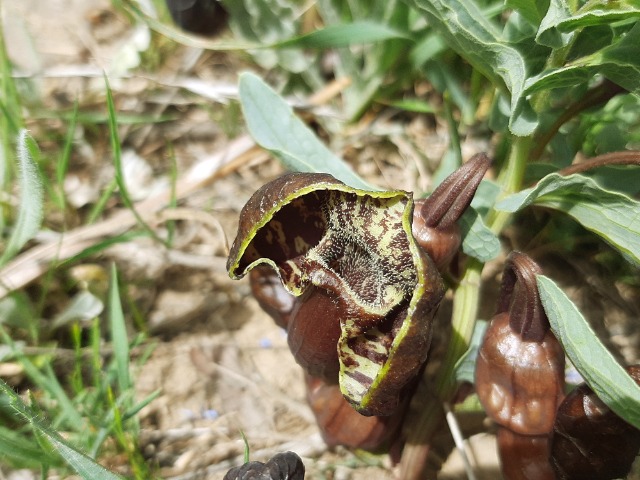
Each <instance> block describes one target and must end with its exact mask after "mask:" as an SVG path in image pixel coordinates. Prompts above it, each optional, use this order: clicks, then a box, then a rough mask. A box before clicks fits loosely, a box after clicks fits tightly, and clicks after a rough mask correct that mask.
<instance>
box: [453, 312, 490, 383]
mask: <svg viewBox="0 0 640 480" xmlns="http://www.w3.org/2000/svg"><path fill="white" fill-rule="evenodd" d="M488 327H489V322H487V321H486V320H478V321H477V322H476V323H475V325H474V326H473V335H472V336H471V341H470V342H469V349H468V350H467V351H466V352H465V354H464V355H463V356H462V357H460V359H458V361H457V362H456V365H455V367H454V368H455V375H456V380H457V381H459V382H469V383H475V380H476V378H475V377H476V359H477V358H478V351H479V350H480V347H481V346H482V340H483V339H484V334H485V332H486V331H487V328H488Z"/></svg>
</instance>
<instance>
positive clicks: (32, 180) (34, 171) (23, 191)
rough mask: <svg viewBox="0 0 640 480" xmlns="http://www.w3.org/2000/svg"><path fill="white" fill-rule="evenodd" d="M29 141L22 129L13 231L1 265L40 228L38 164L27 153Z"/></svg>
mask: <svg viewBox="0 0 640 480" xmlns="http://www.w3.org/2000/svg"><path fill="white" fill-rule="evenodd" d="M29 142H33V140H31V137H29V135H28V134H27V132H26V130H22V131H21V132H20V135H19V136H18V152H17V153H18V165H19V167H20V170H19V179H18V180H19V184H20V203H19V205H18V213H17V218H16V222H15V225H14V226H13V232H12V233H11V236H10V237H9V240H8V241H7V246H6V248H5V250H4V252H3V253H2V257H0V266H2V265H5V264H6V263H7V262H8V261H9V260H10V259H11V258H13V257H14V256H15V255H16V254H17V253H18V252H19V251H20V249H21V248H22V247H23V246H24V244H25V243H27V242H28V241H29V240H31V239H32V238H33V237H34V236H35V234H36V233H37V232H38V230H39V229H40V225H41V224H42V218H43V209H44V207H43V202H44V195H43V188H42V181H41V179H40V173H39V172H38V166H37V165H36V163H35V161H34V160H33V158H32V156H31V154H30V152H29Z"/></svg>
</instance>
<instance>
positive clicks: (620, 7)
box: [556, 0, 640, 32]
mask: <svg viewBox="0 0 640 480" xmlns="http://www.w3.org/2000/svg"><path fill="white" fill-rule="evenodd" d="M633 18H640V4H639V3H638V2H637V0H617V1H615V2H602V1H600V0H591V1H589V2H587V3H585V4H584V6H583V7H582V8H580V9H579V10H578V11H577V12H576V13H575V14H574V15H570V16H567V17H565V18H563V19H560V21H558V23H557V24H556V27H557V28H558V29H559V30H561V31H564V32H568V31H572V30H576V29H578V28H582V27H587V26H591V25H605V24H611V23H613V22H617V21H619V20H631V19H633Z"/></svg>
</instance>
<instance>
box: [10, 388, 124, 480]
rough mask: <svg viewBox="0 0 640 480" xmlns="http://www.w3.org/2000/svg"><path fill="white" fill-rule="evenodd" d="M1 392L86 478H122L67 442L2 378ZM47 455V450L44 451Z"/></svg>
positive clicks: (95, 479) (100, 479) (105, 479)
mask: <svg viewBox="0 0 640 480" xmlns="http://www.w3.org/2000/svg"><path fill="white" fill-rule="evenodd" d="M0 393H2V394H3V395H5V396H6V397H7V398H8V399H9V405H10V406H11V408H13V410H14V411H15V413H16V414H17V415H18V416H19V417H20V418H21V419H22V420H24V421H26V422H27V423H28V424H30V425H31V427H32V428H33V430H34V432H35V433H36V434H37V435H39V436H40V437H41V438H44V439H45V440H46V441H47V442H48V443H49V444H50V445H51V446H52V447H53V448H54V449H55V450H56V451H57V452H58V454H59V455H60V456H61V457H62V459H63V460H64V461H65V462H67V464H68V465H70V466H71V467H72V468H73V469H74V470H75V471H76V472H77V473H78V474H79V475H80V476H81V477H82V478H83V479H85V480H121V479H122V477H120V476H118V475H116V474H114V473H112V472H110V471H108V470H107V469H106V468H104V467H103V466H101V465H99V464H98V463H96V462H95V460H93V459H91V458H89V457H88V456H86V455H85V454H84V453H82V452H80V451H79V450H77V449H76V448H74V447H72V446H71V445H70V444H69V443H67V442H66V441H65V440H64V439H63V438H62V437H61V436H60V435H59V434H58V433H57V432H55V431H54V430H52V429H51V428H49V427H48V426H47V425H45V424H44V422H43V421H42V420H40V419H39V418H38V415H37V414H36V413H35V412H34V411H33V409H31V408H30V407H28V406H27V405H25V404H24V402H23V401H22V400H21V399H20V397H18V395H16V394H15V392H14V391H13V390H12V389H11V388H10V387H9V386H8V385H7V384H6V383H5V382H4V381H3V380H0ZM43 453H44V454H45V455H46V454H47V452H43Z"/></svg>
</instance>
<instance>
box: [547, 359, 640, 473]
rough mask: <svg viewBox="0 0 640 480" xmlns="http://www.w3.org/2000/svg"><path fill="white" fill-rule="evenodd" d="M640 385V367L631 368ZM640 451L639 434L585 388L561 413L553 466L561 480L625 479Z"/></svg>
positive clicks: (554, 440) (571, 397)
mask: <svg viewBox="0 0 640 480" xmlns="http://www.w3.org/2000/svg"><path fill="white" fill-rule="evenodd" d="M627 371H628V372H629V374H630V375H631V377H632V378H633V379H634V380H635V381H636V383H638V384H640V365H636V366H632V367H628V368H627ZM639 450H640V430H638V429H637V428H635V427H634V426H632V425H630V424H628V423H627V422H625V421H624V420H622V419H621V418H620V417H618V416H617V415H616V414H615V413H613V412H612V411H611V410H610V409H609V407H607V406H606V405H605V404H604V403H603V402H602V401H601V400H600V399H599V398H598V397H597V396H596V394H595V393H594V392H593V390H591V388H589V386H588V385H586V384H582V385H581V386H579V387H578V388H576V389H575V390H573V391H572V392H571V393H570V394H569V395H567V398H565V400H564V401H563V402H562V404H561V405H560V408H559V409H558V414H557V417H556V422H555V425H554V429H553V436H552V438H551V463H552V464H553V467H554V469H555V471H556V473H557V476H558V478H559V479H561V480H609V479H614V478H625V477H626V476H627V474H628V473H629V470H630V469H631V465H632V463H633V461H634V460H635V458H636V456H637V455H638V451H639Z"/></svg>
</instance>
